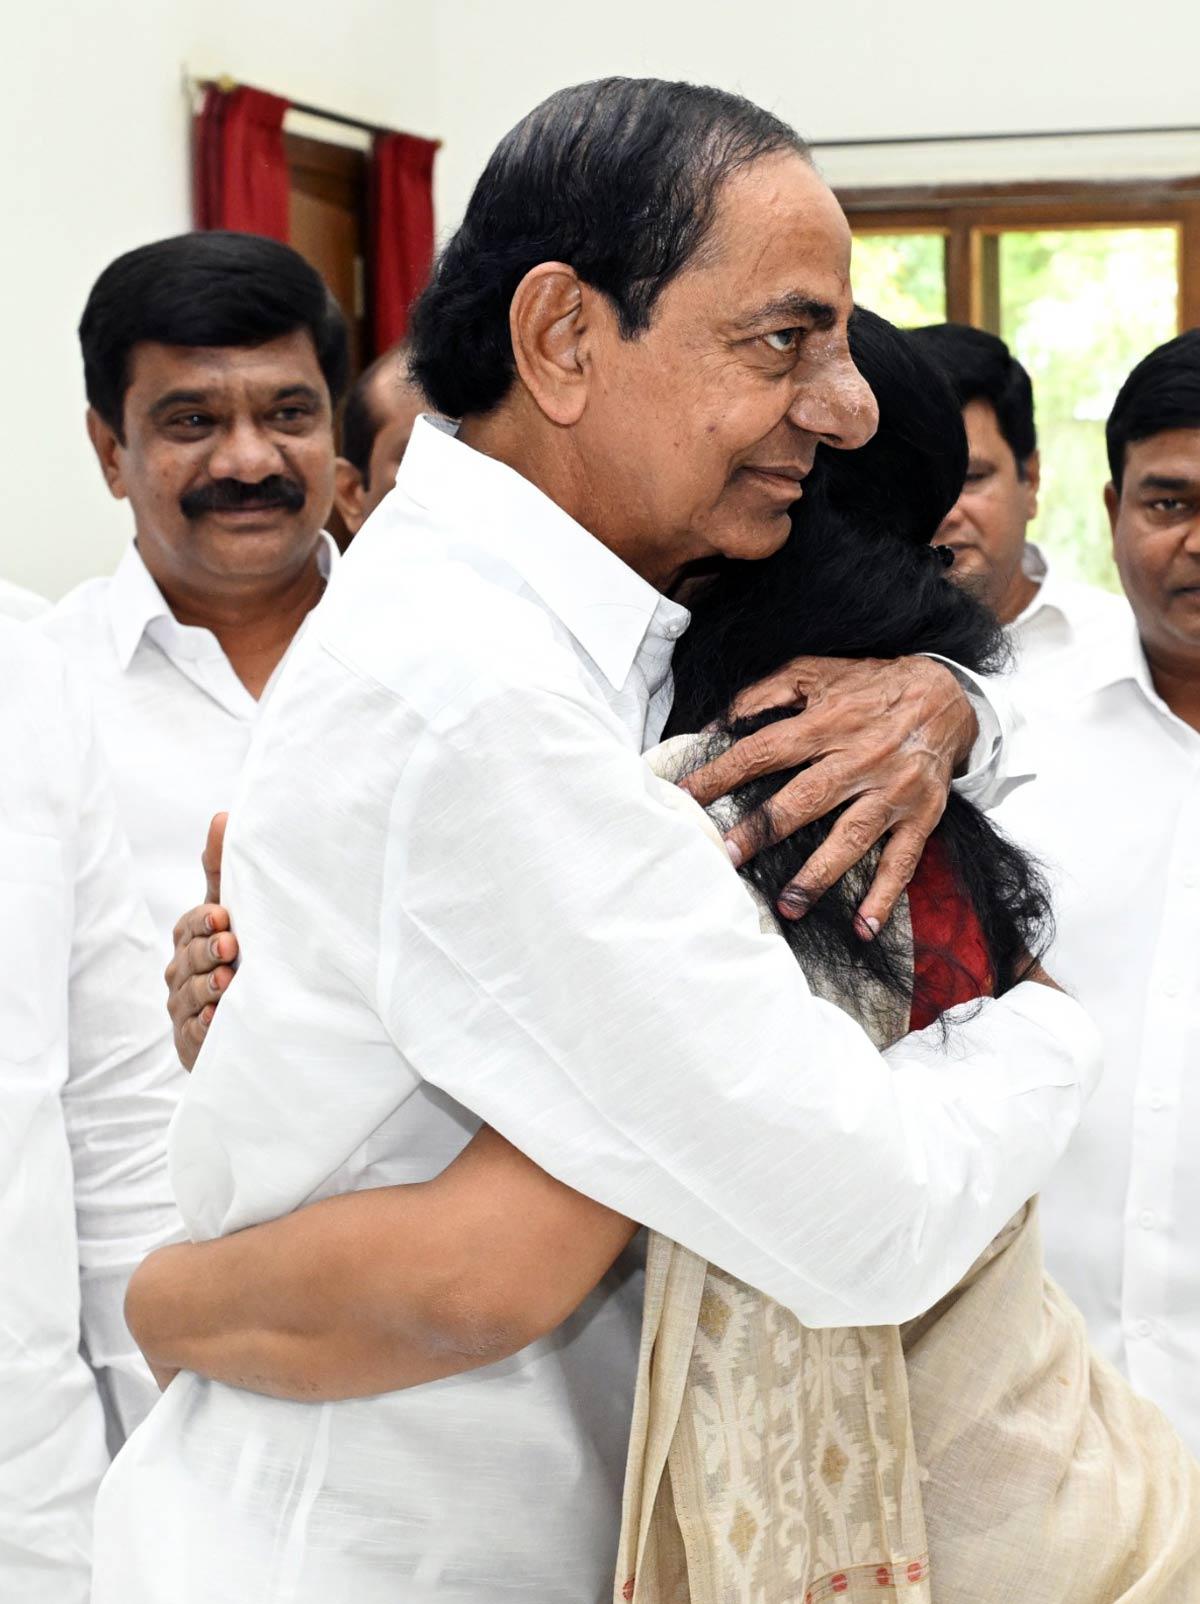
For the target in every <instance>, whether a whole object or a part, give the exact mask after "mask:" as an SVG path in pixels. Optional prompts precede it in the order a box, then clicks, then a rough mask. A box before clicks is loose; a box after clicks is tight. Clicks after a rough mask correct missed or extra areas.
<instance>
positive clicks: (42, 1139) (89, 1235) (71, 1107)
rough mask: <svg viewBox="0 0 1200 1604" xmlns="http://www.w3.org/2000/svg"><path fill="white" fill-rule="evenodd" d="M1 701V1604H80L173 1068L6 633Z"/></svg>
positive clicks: (159, 1184) (77, 721)
mask: <svg viewBox="0 0 1200 1604" xmlns="http://www.w3.org/2000/svg"><path fill="white" fill-rule="evenodd" d="M0 685H2V686H3V690H2V691H0V745H2V746H3V750H4V752H5V753H6V754H7V757H6V761H5V762H4V763H3V764H2V765H0V880H2V881H3V883H4V920H3V923H2V924H0V959H2V961H0V1019H2V1020H3V1029H2V1030H0V1175H2V1176H3V1186H2V1190H0V1197H2V1199H3V1201H2V1202H0V1254H2V1256H3V1262H4V1299H3V1308H2V1310H0V1597H3V1598H4V1599H6V1600H8V1599H11V1600H13V1601H14V1604H15V1601H17V1600H19V1601H20V1604H86V1600H87V1598H88V1596H89V1590H90V1557H91V1539H92V1505H93V1501H94V1499H95V1496H96V1489H97V1487H98V1486H99V1484H100V1478H101V1476H102V1475H103V1473H104V1470H105V1468H106V1466H107V1464H108V1458H109V1454H108V1447H107V1446H106V1440H105V1439H106V1419H105V1415H106V1406H107V1415H108V1420H107V1428H108V1429H107V1437H108V1440H109V1442H110V1443H115V1442H119V1441H120V1439H121V1437H122V1436H123V1435H124V1434H125V1433H126V1432H128V1431H130V1430H132V1428H133V1427H134V1426H136V1425H137V1424H138V1422H139V1421H140V1420H141V1419H142V1418H143V1417H144V1416H145V1415H146V1413H147V1412H148V1411H149V1409H150V1407H151V1405H152V1404H153V1402H154V1400H155V1398H156V1396H157V1392H156V1389H155V1387H154V1383H153V1381H152V1379H151V1376H150V1373H149V1371H148V1370H147V1369H146V1366H145V1363H144V1361H143V1360H142V1358H141V1355H140V1354H139V1353H138V1351H137V1348H136V1346H135V1344H134V1341H133V1338H132V1337H131V1336H130V1334H129V1332H128V1330H127V1328H126V1325H125V1321H124V1318H123V1314H122V1302H123V1299H124V1295H125V1287H126V1283H127V1282H128V1279H129V1276H130V1274H131V1273H132V1271H133V1270H134V1268H135V1267H136V1265H137V1264H138V1262H139V1261H140V1260H141V1259H142V1258H143V1257H144V1255H145V1254H146V1253H148V1252H149V1251H150V1250H151V1249H152V1248H154V1247H158V1246H159V1245H161V1244H162V1243H163V1242H166V1241H168V1240H170V1239H171V1237H172V1236H173V1235H176V1234H178V1231H179V1218H178V1215H177V1214H176V1212H175V1208H174V1206H173V1204H172V1202H171V1193H170V1187H169V1184H168V1180H167V1152H166V1132H167V1122H168V1120H169V1119H170V1116H171V1113H172V1110H173V1109H174V1106H175V1102H176V1099H177V1096H178V1092H179V1088H180V1082H181V1081H182V1080H183V1072H182V1070H181V1069H180V1067H179V1062H178V1060H177V1058H176V1056H175V1053H174V1050H173V1049H172V1047H171V1043H170V1039H169V1036H168V1035H167V1032H166V1031H165V1030H164V1028H163V1018H162V1011H161V1007H160V1006H159V1003H158V998H157V995H156V990H157V984H158V969H159V967H160V966H159V964H158V961H157V959H156V957H155V953H154V943H153V939H152V934H151V929H150V920H149V916H148V915H147V913H146V910H145V908H144V906H143V905H142V903H141V900H140V898H139V897H138V896H137V894H136V891H135V889H134V884H133V881H134V876H133V873H132V865H131V864H130V861H129V850H128V847H127V846H126V844H125V841H124V838H123V837H122V834H121V831H120V829H119V827H118V823H117V810H116V805H115V802H114V800H113V797H112V793H111V789H110V787H109V784H108V776H107V774H106V773H105V770H104V764H103V762H102V761H101V757H100V753H99V751H98V749H97V742H96V739H95V736H94V734H93V730H92V721H91V717H90V714H89V710H88V707H87V703H86V700H85V699H84V698H83V697H82V696H81V695H80V692H79V689H78V687H77V686H76V685H75V684H73V683H72V680H71V678H70V676H69V674H68V672H67V669H66V665H65V664H64V663H63V661H62V655H61V653H59V652H58V651H56V650H55V648H54V647H53V646H52V645H51V644H50V643H49V642H48V641H45V640H41V639H39V637H38V636H37V634H36V633H35V632H34V631H33V630H31V629H29V628H28V627H27V626H25V625H18V624H15V623H13V622H11V621H10V620H7V619H3V620H0ZM89 1361H90V1366H89Z"/></svg>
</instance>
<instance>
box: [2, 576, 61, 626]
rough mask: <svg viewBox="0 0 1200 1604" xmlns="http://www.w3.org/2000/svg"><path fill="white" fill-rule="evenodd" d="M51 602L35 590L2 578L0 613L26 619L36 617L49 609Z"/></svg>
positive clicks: (6, 616)
mask: <svg viewBox="0 0 1200 1604" xmlns="http://www.w3.org/2000/svg"><path fill="white" fill-rule="evenodd" d="M49 606H50V603H49V602H48V601H47V600H46V599H45V597H44V596H39V595H37V593H36V592H35V591H32V590H25V589H23V588H22V586H20V585H14V584H13V583H12V581H11V580H9V579H0V615H3V616H4V617H5V618H16V619H19V620H21V621H24V620H25V619H27V618H36V617H37V616H38V614H39V613H44V612H46V611H47V610H48V608H49Z"/></svg>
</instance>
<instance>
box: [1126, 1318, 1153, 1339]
mask: <svg viewBox="0 0 1200 1604" xmlns="http://www.w3.org/2000/svg"><path fill="white" fill-rule="evenodd" d="M1129 1329H1130V1332H1131V1333H1132V1335H1133V1336H1135V1337H1148V1336H1149V1335H1150V1333H1151V1332H1152V1331H1153V1329H1154V1327H1153V1326H1152V1325H1151V1324H1150V1322H1149V1320H1135V1321H1134V1322H1133V1324H1132V1326H1130V1328H1129Z"/></svg>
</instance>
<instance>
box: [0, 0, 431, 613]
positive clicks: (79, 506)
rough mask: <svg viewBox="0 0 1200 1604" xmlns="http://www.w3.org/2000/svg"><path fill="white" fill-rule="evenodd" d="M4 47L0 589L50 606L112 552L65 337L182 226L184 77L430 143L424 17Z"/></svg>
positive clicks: (114, 545) (113, 540)
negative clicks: (10, 586)
mask: <svg viewBox="0 0 1200 1604" xmlns="http://www.w3.org/2000/svg"><path fill="white" fill-rule="evenodd" d="M3 37H4V40H5V44H6V46H7V47H8V48H7V50H6V62H5V67H6V71H5V83H4V93H3V95H2V96H0V150H2V151H3V171H4V199H3V206H4V216H3V237H4V248H3V255H2V256H0V305H2V306H3V307H4V310H5V317H4V364H3V372H4V382H3V384H0V441H3V444H4V452H5V469H6V472H5V486H4V514H5V515H4V520H3V525H2V527H0V575H3V576H4V577H6V578H8V579H11V580H14V581H16V582H17V583H19V584H23V585H28V586H29V587H31V588H32V589H35V590H39V591H41V592H42V593H43V594H44V595H47V596H51V597H55V596H58V595H61V594H62V592H63V591H64V590H66V589H68V588H69V587H70V586H71V585H73V584H74V583H76V582H77V581H78V580H79V579H82V578H85V577H86V576H88V575H90V574H96V573H104V572H107V571H108V570H109V569H111V568H112V567H113V566H114V564H115V562H116V560H117V558H118V557H119V555H120V552H121V550H122V549H123V547H124V545H125V543H126V541H127V540H128V539H129V534H130V521H129V512H128V508H127V507H125V506H124V505H119V504H118V503H116V502H114V501H112V500H111V499H110V498H109V496H108V493H107V491H106V490H105V489H104V487H103V484H102V483H101V480H100V476H99V471H98V469H97V468H96V466H95V463H94V461H93V460H92V457H91V451H90V447H89V446H88V443H87V439H86V436H85V434H84V429H83V410H84V396H83V379H82V371H81V365H80V360H79V348H78V343H77V340H76V336H75V328H76V325H77V324H78V321H79V315H80V313H81V311H82V310H83V304H84V301H85V300H86V298H87V293H88V290H89V288H90V286H91V284H92V282H93V280H94V279H95V277H96V275H97V274H98V273H99V271H100V270H101V268H103V267H104V266H105V264H106V263H107V262H109V261H110V260H111V259H112V258H113V257H114V256H116V255H117V254H118V253H119V252H121V251H123V250H128V249H130V248H131V247H132V246H135V245H141V244H144V243H145V242H146V241H148V240H152V239H156V238H160V237H162V236H164V235H167V234H171V233H177V232H179V231H181V230H183V229H186V228H187V227H189V225H190V204H191V203H190V188H189V184H190V180H189V142H188V114H189V113H188V103H187V100H186V97H185V94H184V88H183V84H184V73H185V69H187V68H190V69H191V70H192V71H193V72H198V73H200V74H207V73H221V72H228V73H230V74H231V75H233V76H234V77H235V78H239V79H241V80H242V81H244V82H247V83H251V84H256V85H259V86H261V87H262V88H265V89H276V90H278V91H279V92H281V93H284V94H287V95H289V96H291V97H292V98H294V99H297V100H308V101H311V102H313V103H315V104H317V105H322V106H329V107H331V108H334V109H337V110H343V111H350V112H353V113H354V114H356V115H358V116H361V117H363V118H365V119H367V120H378V121H379V122H381V123H389V124H398V125H399V126H402V127H406V128H409V129H411V130H412V131H413V132H420V133H424V132H427V131H432V130H433V129H434V124H435V117H434V108H435V94H436V90H435V85H434V83H433V79H432V73H431V71H430V63H431V61H432V56H433V52H432V31H431V7H430V5H429V4H428V3H426V0H421V3H419V4H418V3H415V0H402V3H400V0H336V3H333V4H331V3H330V0H288V4H287V5H283V4H281V3H280V0H205V3H204V4H203V5H195V4H193V3H191V0H86V3H80V0H27V3H25V4H23V5H22V6H21V7H20V9H19V10H18V8H17V7H16V6H15V5H14V6H12V7H10V8H7V9H6V12H5V22H4V29H3Z"/></svg>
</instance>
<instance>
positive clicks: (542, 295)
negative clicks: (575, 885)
mask: <svg viewBox="0 0 1200 1604" xmlns="http://www.w3.org/2000/svg"><path fill="white" fill-rule="evenodd" d="M595 309H596V294H595V291H594V290H591V289H589V288H588V286H587V285H585V284H583V283H582V282H581V280H580V278H579V275H578V274H577V273H576V272H575V269H574V268H573V267H568V266H567V265H566V264H565V263H564V262H541V263H539V264H538V266H537V267H534V268H530V270H529V272H528V273H526V275H525V277H524V278H523V279H522V280H521V282H520V283H519V284H518V285H517V290H516V294H515V295H514V296H513V298H512V305H511V306H510V307H509V312H508V324H509V332H510V334H511V337H512V347H513V356H514V358H515V359H516V364H517V372H518V373H519V374H520V376H521V382H522V383H523V384H524V386H525V388H526V389H527V390H528V391H529V393H530V395H531V396H532V397H533V400H534V402H535V403H536V404H537V406H538V407H539V408H540V410H541V411H542V412H544V413H545V415H546V417H547V418H549V419H550V421H551V423H559V424H572V423H578V422H579V419H580V418H581V417H582V416H583V410H584V407H585V406H586V405H587V391H588V379H589V371H590V362H589V350H588V346H589V335H590V334H591V332H592V330H591V319H592V317H593V315H594V313H595Z"/></svg>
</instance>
